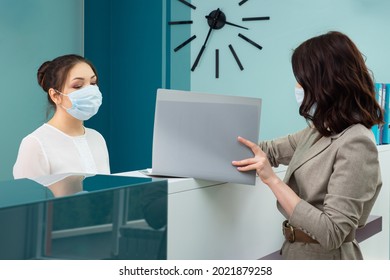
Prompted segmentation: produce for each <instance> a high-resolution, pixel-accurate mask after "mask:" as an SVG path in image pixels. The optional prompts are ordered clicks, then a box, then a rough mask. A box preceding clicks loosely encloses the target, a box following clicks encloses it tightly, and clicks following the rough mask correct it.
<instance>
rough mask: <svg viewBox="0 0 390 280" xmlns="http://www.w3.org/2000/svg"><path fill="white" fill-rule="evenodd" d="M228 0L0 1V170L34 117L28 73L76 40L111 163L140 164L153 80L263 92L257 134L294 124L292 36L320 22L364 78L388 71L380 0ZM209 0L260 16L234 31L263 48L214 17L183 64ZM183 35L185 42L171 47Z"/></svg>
mask: <svg viewBox="0 0 390 280" xmlns="http://www.w3.org/2000/svg"><path fill="white" fill-rule="evenodd" d="M84 2H85V3H84ZM237 3H238V0H224V1H218V0H207V1H205V0H204V1H196V2H195V1H194V4H195V5H196V6H197V9H196V10H191V9H189V8H188V7H186V6H185V5H183V4H182V3H180V2H179V1H177V0H162V1H155V2H153V6H151V3H150V2H149V1H126V0H113V1H110V0H85V1H82V0H0V61H1V64H0V77H1V78H0V79H1V81H2V89H1V92H0V96H1V97H2V98H1V102H0V119H1V121H0V129H1V131H2V137H1V144H2V145H0V157H1V159H2V160H1V161H0V180H2V179H9V178H11V177H12V166H13V164H14V161H15V159H16V155H17V149H18V146H19V143H20V141H21V139H22V138H23V137H24V136H25V135H26V134H28V133H29V132H31V131H33V130H34V129H35V128H36V127H38V126H39V125H41V124H42V123H43V122H44V121H45V120H46V107H47V101H46V96H45V94H44V93H43V92H42V91H41V89H40V88H39V87H38V85H37V83H36V70H37V68H38V66H39V65H40V64H41V63H42V62H43V61H44V60H48V59H52V58H54V57H56V56H58V55H62V54H65V53H80V54H82V53H83V49H84V40H85V56H86V57H87V58H89V59H90V60H92V61H93V63H94V64H95V66H96V67H97V69H98V72H99V76H100V87H101V89H102V92H103V96H104V101H103V106H102V107H101V110H100V111H99V114H98V115H97V116H96V117H94V118H93V119H91V120H90V121H88V122H87V126H90V127H93V128H96V129H98V130H99V131H100V132H101V133H102V134H103V135H104V137H105V138H106V140H107V143H108V148H109V151H110V155H111V168H112V171H113V172H120V171H126V170H134V169H140V168H144V167H150V166H151V151H152V139H153V119H154V106H155V93H156V89H157V88H158V87H168V88H174V89H190V90H193V91H203V92H210V93H220V94H232V95H241V96H251V97H261V98H263V113H262V117H261V128H260V139H269V138H273V137H278V136H282V135H284V134H286V133H290V132H293V131H295V130H297V129H300V128H302V127H304V126H305V122H304V120H302V118H301V117H300V116H299V115H298V112H297V111H298V106H297V104H296V102H295V98H294V94H293V90H294V84H295V80H294V77H293V75H292V71H291V64H290V56H291V52H292V50H293V49H294V48H295V47H296V46H297V45H298V44H299V43H300V42H302V41H303V40H306V39H307V38H309V37H311V36H315V35H318V34H321V33H323V32H326V31H329V30H340V31H342V32H345V33H346V34H347V35H349V36H350V37H351V38H352V39H353V40H354V41H355V42H356V44H357V45H358V47H359V48H360V50H361V51H362V52H363V53H364V54H365V56H366V57H367V64H368V66H369V68H370V69H371V70H372V71H373V73H374V75H375V80H376V81H380V82H389V81H390V71H389V70H388V68H389V67H388V65H389V63H390V52H389V48H388V46H389V45H390V36H387V35H388V33H386V32H388V31H387V30H386V28H388V26H390V17H389V16H388V11H389V10H390V2H389V1H387V0H343V1H337V0H327V1H319V0H295V1H286V0H284V1H283V0H272V1H271V0H256V1H255V0H249V1H248V2H247V3H246V4H244V5H243V6H241V7H240V6H238V5H237ZM83 5H85V7H84V6H83ZM217 7H220V8H221V9H223V10H224V12H225V13H226V14H227V15H228V20H230V21H233V22H234V21H237V23H242V22H241V21H240V19H241V18H242V17H245V16H270V17H271V20H270V21H264V22H250V23H246V25H248V27H249V28H250V30H248V31H244V32H243V33H244V34H245V35H247V36H248V37H250V38H251V39H253V40H255V41H257V42H258V43H260V44H261V45H262V46H263V47H264V48H263V50H261V51H258V50H257V49H255V48H254V47H252V46H251V45H249V44H247V43H245V42H243V41H242V40H241V39H239V38H238V37H237V33H238V32H239V31H241V30H236V29H235V28H228V26H226V27H225V28H224V29H222V30H220V31H218V33H217V32H214V33H213V34H212V37H211V38H210V43H209V44H208V46H207V50H206V52H205V54H204V56H203V58H202V60H201V62H200V64H199V66H198V69H197V70H196V71H195V72H194V73H191V71H190V67H191V65H192V63H193V61H194V59H195V57H196V55H197V53H198V51H199V48H200V46H201V44H202V43H203V41H204V39H205V36H206V32H207V25H206V23H205V19H204V16H205V15H206V14H208V13H209V12H210V11H211V10H213V9H215V8H217ZM84 10H85V23H84V22H83V16H84ZM59 11H60V12H59ZM191 17H192V19H193V20H194V21H195V24H193V25H191V26H174V27H168V25H167V22H166V21H167V20H183V19H188V18H191ZM198 23H199V24H198ZM84 24H85V32H83V26H84ZM242 25H244V24H243V23H242ZM194 34H196V35H197V36H198V38H197V39H196V40H195V41H193V42H192V43H191V44H190V45H187V46H186V47H185V48H183V49H182V50H181V51H179V52H177V53H174V52H173V48H174V47H176V46H177V45H178V44H180V43H181V42H183V41H184V40H186V39H187V38H189V37H190V36H191V35H194ZM84 35H85V36H84ZM228 44H233V45H234V47H235V49H236V51H237V53H238V55H239V57H240V59H241V61H242V63H243V65H244V67H245V70H244V71H242V72H241V71H240V70H239V69H238V68H237V65H236V63H235V62H234V60H233V58H232V57H231V54H230V53H229V51H228V49H227V45H228ZM215 48H220V52H221V71H220V75H221V77H220V79H215V78H214V72H213V71H214V57H213V54H214V49H215Z"/></svg>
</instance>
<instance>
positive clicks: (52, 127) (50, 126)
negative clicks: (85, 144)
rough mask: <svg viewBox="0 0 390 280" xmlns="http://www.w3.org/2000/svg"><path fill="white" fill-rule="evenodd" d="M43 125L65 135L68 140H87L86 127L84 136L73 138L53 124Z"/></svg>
mask: <svg viewBox="0 0 390 280" xmlns="http://www.w3.org/2000/svg"><path fill="white" fill-rule="evenodd" d="M43 125H44V126H47V127H49V128H50V129H53V130H55V131H57V132H58V133H60V134H62V135H64V136H66V137H68V138H71V139H80V138H85V136H86V134H87V129H86V127H85V126H83V128H84V134H82V135H77V136H71V135H69V134H66V133H65V132H63V131H62V130H60V129H58V128H57V127H55V126H53V125H51V124H48V123H44V124H43Z"/></svg>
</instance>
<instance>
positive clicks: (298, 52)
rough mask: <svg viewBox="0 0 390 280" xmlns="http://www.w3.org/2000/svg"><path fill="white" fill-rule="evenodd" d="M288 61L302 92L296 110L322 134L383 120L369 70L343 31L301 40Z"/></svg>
mask: <svg viewBox="0 0 390 280" xmlns="http://www.w3.org/2000/svg"><path fill="white" fill-rule="evenodd" d="M291 62H292V68H293V72H294V75H295V78H296V80H297V82H298V83H299V84H300V85H301V86H302V87H303V89H304V92H305V94H304V99H303V102H302V105H301V106H300V108H299V113H300V115H301V116H303V117H304V118H305V119H306V120H308V121H311V122H312V123H313V125H314V126H315V128H316V129H317V130H318V131H319V132H320V133H321V134H322V135H323V136H330V135H333V134H337V133H340V132H342V131H343V130H344V129H346V128H347V127H349V126H351V125H353V124H357V123H360V124H363V125H364V126H366V127H367V128H371V127H372V126H373V125H375V124H381V123H383V112H382V109H381V107H380V105H379V104H378V102H377V100H376V98H375V88H374V82H373V79H372V76H371V73H370V72H369V70H368V69H367V66H366V64H365V60H364V58H363V55H362V54H361V53H360V51H359V50H358V48H357V47H356V45H355V44H354V43H353V42H352V40H351V39H350V38H348V37H347V36H346V35H345V34H343V33H340V32H336V31H332V32H328V33H326V34H323V35H320V36H317V37H314V38H311V39H309V40H307V41H305V42H303V43H302V44H301V45H300V46H298V48H296V49H295V51H294V52H293V55H292V59H291Z"/></svg>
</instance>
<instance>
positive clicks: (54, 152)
mask: <svg viewBox="0 0 390 280" xmlns="http://www.w3.org/2000/svg"><path fill="white" fill-rule="evenodd" d="M64 173H87V174H110V164H109V156H108V151H107V146H106V141H105V140H104V138H103V136H102V135H101V134H100V133H99V132H97V131H96V130H94V129H90V128H85V134H84V135H82V136H69V135H67V134H65V133H63V132H62V131H60V130H59V129H57V128H55V127H53V126H51V125H49V124H46V123H45V124H43V125H42V126H41V127H39V128H37V129H36V130H35V131H34V132H32V133H31V134H29V135H27V136H26V137H25V138H24V139H23V140H22V143H21V144H20V147H19V152H18V157H17V159H16V163H15V165H14V169H13V175H14V178H15V179H19V178H30V179H33V178H38V177H42V176H47V175H53V174H64Z"/></svg>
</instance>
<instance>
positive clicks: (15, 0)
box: [0, 0, 83, 180]
mask: <svg viewBox="0 0 390 280" xmlns="http://www.w3.org/2000/svg"><path fill="white" fill-rule="evenodd" d="M82 51H83V1H80V0H0V81H1V90H0V131H1V136H0V137H1V140H0V141H1V142H0V143H1V145H0V159H1V160H0V180H6V179H11V178H13V177H12V167H13V164H14V163H15V160H16V156H17V151H18V148H19V144H20V141H21V140H22V138H23V137H24V136H26V135H27V134H28V133H30V132H32V131H33V130H34V129H35V128H37V127H38V126H40V125H41V124H42V123H43V122H45V121H46V109H47V104H48V103H47V99H46V95H45V93H44V92H43V91H42V90H41V89H40V88H39V86H38V84H37V82H36V73H37V69H38V67H39V66H40V65H41V64H42V62H44V61H46V60H50V59H52V58H54V57H56V56H59V55H62V54H66V53H79V54H82Z"/></svg>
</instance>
